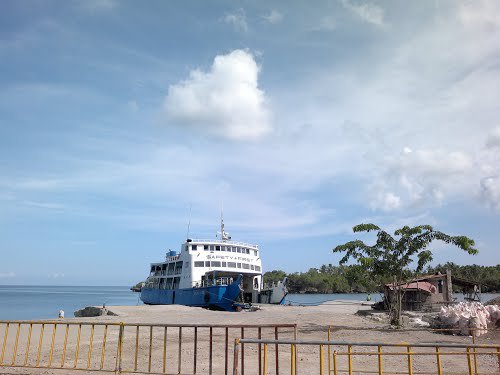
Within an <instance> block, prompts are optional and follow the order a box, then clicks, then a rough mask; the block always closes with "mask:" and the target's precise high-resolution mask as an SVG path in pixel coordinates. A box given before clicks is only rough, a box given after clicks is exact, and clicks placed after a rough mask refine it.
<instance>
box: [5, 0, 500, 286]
mask: <svg viewBox="0 0 500 375" xmlns="http://www.w3.org/2000/svg"><path fill="white" fill-rule="evenodd" d="M499 87H500V2H498V1H494V0H492V1H481V0H474V1H455V0H450V1H414V2H401V1H396V0H394V1H383V2H376V1H373V0H331V1H321V0H320V1H316V2H314V6H311V3H310V2H308V1H287V2H283V1H210V2H209V1H168V2H167V1H153V0H152V1H148V2H146V3H143V2H136V1H115V0H86V1H49V0H46V1H37V0H33V1H30V2H29V3H27V2H20V1H13V0H12V1H9V0H5V1H2V12H0V259H1V260H0V284H36V285H132V284H135V283H136V282H138V281H140V280H143V279H144V278H145V277H146V276H147V272H148V265H149V263H150V262H155V261H161V260H162V259H163V257H164V255H165V252H166V251H167V250H168V249H173V250H178V249H179V248H180V245H181V243H182V242H183V241H184V240H185V239H186V237H187V236H189V237H192V238H209V239H212V238H215V234H216V231H217V229H218V227H219V225H220V216H221V210H222V209H223V214H224V222H225V225H226V230H227V231H228V232H230V234H231V236H232V238H233V239H234V240H240V241H246V242H250V243H256V244H259V246H260V248H261V255H262V261H263V266H264V270H272V269H283V270H285V271H287V272H295V271H306V270H308V269H309V268H311V267H319V266H321V265H322V264H328V263H331V264H337V263H338V261H339V259H340V258H341V255H340V254H333V253H332V249H333V248H334V247H335V246H337V245H339V244H342V243H344V242H347V241H350V240H354V239H356V238H361V239H363V240H365V241H368V242H373V241H374V236H373V235H372V234H370V235H363V236H360V235H354V234H353V233H352V227H353V226H354V225H356V224H359V223H367V222H371V223H375V224H377V225H379V226H380V227H383V228H385V229H387V230H392V231H393V230H395V229H397V228H399V227H402V226H404V225H410V226H413V225H419V224H430V225H432V226H434V228H435V229H437V230H441V231H443V232H446V233H448V234H451V235H466V236H469V237H471V238H473V239H474V240H475V241H476V245H477V248H478V250H479V254H478V255H476V256H472V255H468V254H466V253H464V252H463V251H461V250H458V249H456V248H453V247H449V246H445V245H443V244H441V243H433V244H432V245H431V249H432V250H434V261H433V264H437V263H444V262H446V261H453V262H455V263H458V264H472V263H475V264H481V265H495V264H498V263H500V247H499V242H500V233H499V232H500V105H499V103H500V102H499V97H500V89H499ZM188 227H189V228H188Z"/></svg>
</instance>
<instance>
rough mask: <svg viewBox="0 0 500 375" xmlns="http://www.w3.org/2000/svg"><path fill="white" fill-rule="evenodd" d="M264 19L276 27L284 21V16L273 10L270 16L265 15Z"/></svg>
mask: <svg viewBox="0 0 500 375" xmlns="http://www.w3.org/2000/svg"><path fill="white" fill-rule="evenodd" d="M262 18H264V19H265V20H266V21H267V22H269V23H271V24H273V25H274V24H277V23H280V22H281V21H283V14H281V13H280V12H278V11H277V10H274V9H273V10H271V12H270V13H269V14H265V15H263V16H262Z"/></svg>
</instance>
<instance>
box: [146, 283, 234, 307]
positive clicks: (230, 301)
mask: <svg viewBox="0 0 500 375" xmlns="http://www.w3.org/2000/svg"><path fill="white" fill-rule="evenodd" d="M239 295H240V281H239V278H238V280H236V281H235V282H233V283H232V284H230V285H217V286H209V287H205V288H186V289H153V288H142V290H141V300H142V302H144V303H145V304H148V305H185V306H196V307H207V308H213V309H218V310H226V311H235V310H236V306H235V302H236V300H237V299H238V297H239Z"/></svg>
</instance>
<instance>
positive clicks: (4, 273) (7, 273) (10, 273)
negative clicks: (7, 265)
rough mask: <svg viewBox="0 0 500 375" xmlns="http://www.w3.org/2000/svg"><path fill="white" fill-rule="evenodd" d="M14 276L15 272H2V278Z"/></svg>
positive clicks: (0, 275)
mask: <svg viewBox="0 0 500 375" xmlns="http://www.w3.org/2000/svg"><path fill="white" fill-rule="evenodd" d="M12 277H16V274H15V273H14V272H0V279H9V278H12Z"/></svg>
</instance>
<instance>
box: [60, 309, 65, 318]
mask: <svg viewBox="0 0 500 375" xmlns="http://www.w3.org/2000/svg"><path fill="white" fill-rule="evenodd" d="M59 319H64V310H59Z"/></svg>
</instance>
